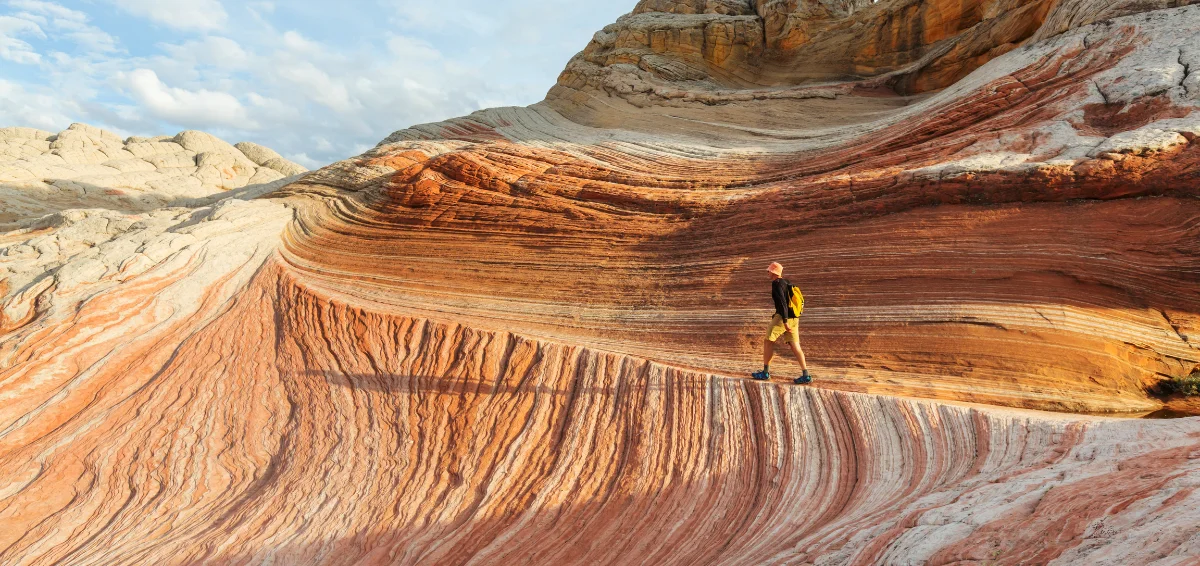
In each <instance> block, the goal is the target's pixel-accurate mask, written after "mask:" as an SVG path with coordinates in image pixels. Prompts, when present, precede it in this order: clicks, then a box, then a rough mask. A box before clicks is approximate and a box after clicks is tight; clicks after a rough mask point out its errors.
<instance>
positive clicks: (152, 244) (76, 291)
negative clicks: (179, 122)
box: [0, 0, 1200, 566]
mask: <svg viewBox="0 0 1200 566" xmlns="http://www.w3.org/2000/svg"><path fill="white" fill-rule="evenodd" d="M1189 4H1191V2H1189V1H1186V0H1115V1H1107V0H1106V1H1100V0H962V1H956V2H946V1H944V0H880V1H878V2H871V1H868V0H757V1H754V2H751V1H749V0H670V1H669V0H643V1H642V2H640V3H639V4H638V5H637V6H636V7H634V9H633V11H632V13H631V14H629V15H627V16H624V17H622V18H621V19H620V20H618V21H617V22H616V23H615V24H613V25H611V26H608V27H606V28H605V29H604V30H602V31H600V32H598V33H597V34H596V35H595V36H594V37H593V38H592V40H591V42H590V43H589V44H588V45H587V47H586V48H585V49H584V50H583V51H582V52H581V53H580V54H579V55H577V56H576V57H575V58H574V59H572V60H571V62H570V63H569V64H568V65H567V67H566V69H565V70H564V72H563V73H562V75H561V76H560V78H559V81H558V84H557V85H556V86H554V87H553V88H552V89H551V91H550V93H549V95H548V96H547V98H546V100H545V101H543V102H541V103H538V104H535V105H533V106H530V107H526V108H498V109H490V110H484V111H480V112H477V113H475V114H472V115H470V116H467V117H463V118H457V119H452V120H448V121H445V122H440V123H436V124H426V125H419V126H413V127H410V128H407V129H404V130H400V131H397V132H396V133H394V134H392V135H391V136H389V137H388V138H387V139H385V140H384V141H383V142H382V143H380V145H379V146H377V147H376V148H374V149H372V150H370V151H368V152H367V153H365V154H363V155H360V156H357V157H354V158H351V159H347V160H345V161H342V162H338V163H335V164H332V165H330V166H328V167H325V168H322V169H320V170H318V171H314V172H311V173H307V174H304V175H302V176H299V177H294V178H285V177H286V176H287V175H289V174H294V173H301V171H299V170H298V169H293V168H292V167H293V166H291V165H286V166H284V165H281V164H280V162H279V161H276V159H278V158H277V156H274V154H271V153H268V152H269V150H265V148H258V147H257V146H255V147H251V146H243V144H239V145H238V146H237V147H233V146H228V144H224V142H220V141H219V140H215V138H211V137H202V135H201V134H199V133H198V132H195V133H189V132H184V133H183V134H180V135H179V136H176V138H175V139H174V141H167V140H165V139H160V140H156V141H155V140H151V141H147V140H137V139H130V140H126V141H124V142H122V141H121V140H118V139H116V138H115V136H111V135H104V134H102V133H98V130H94V129H91V128H87V127H84V126H73V127H72V129H71V130H68V131H67V132H63V133H62V134H59V135H58V136H57V137H54V136H50V135H49V134H46V133H44V132H30V131H29V130H23V129H22V130H16V129H6V130H0V133H2V134H3V140H5V144H6V145H5V146H4V147H5V149H4V152H5V153H4V155H6V156H11V157H12V159H13V160H14V161H16V160H18V159H19V160H22V161H16V162H18V163H22V165H19V166H10V165H8V164H5V165H4V167H3V168H0V175H3V177H2V178H0V184H2V188H0V190H3V191H5V192H4V195H5V201H4V205H3V206H4V208H3V209H0V214H5V215H7V216H5V217H4V218H0V221H2V222H6V223H8V224H7V225H5V226H0V229H8V230H10V231H8V232H6V233H3V234H0V297H2V300H3V304H2V307H3V310H2V311H0V312H2V314H0V563H4V564H9V563H12V564H30V565H34V564H149V563H153V564H193V563H213V564H495V563H504V562H513V563H536V564H822V565H829V564H1114V565H1115V564H1156V565H1162V566H1165V565H1177V564H1192V563H1196V562H1197V561H1200V531H1198V530H1197V525H1198V524H1200V494H1197V488H1200V419H1197V418H1183V419H1173V420H1139V419H1127V418H1114V417H1113V416H1111V415H1119V414H1124V415H1134V414H1139V413H1146V412H1149V411H1154V410H1156V409H1159V408H1161V407H1162V406H1163V401H1162V400H1160V399H1159V398H1158V397H1156V396H1155V392H1156V387H1157V385H1158V384H1159V383H1160V382H1161V381H1164V380H1168V379H1177V378H1184V377H1187V376H1189V375H1195V374H1197V373H1200V349H1197V337H1200V285H1198V284H1200V172H1198V171H1200V169H1198V168H1197V165H1198V161H1200V148H1198V147H1197V142H1196V138H1197V136H1198V135H1200V78H1198V77H1200V75H1197V74H1196V73H1195V69H1196V68H1198V67H1200V43H1197V41H1196V39H1195V38H1196V37H1200V6H1189ZM70 132H77V133H70ZM52 138H53V139H52ZM84 138H86V140H87V141H86V142H84V141H82V140H84ZM64 139H66V140H67V141H65V142H63V143H58V142H59V141H60V140H64ZM200 139H203V140H204V142H203V144H201V145H194V146H193V147H189V144H195V143H197V142H196V140H200ZM13 140H17V141H13ZM72 140H80V141H72ZM185 142H186V143H185ZM56 143H58V146H57V147H54V146H53V144H56ZM154 143H157V144H160V145H161V144H175V145H178V146H179V147H180V148H182V151H181V152H180V151H172V150H173V149H174V148H173V147H167V148H164V147H160V146H155V147H154V148H145V149H144V151H147V152H149V151H152V150H153V151H154V152H156V153H155V155H166V154H170V155H176V156H177V158H176V157H172V158H169V159H167V161H170V160H172V159H174V160H175V161H178V162H179V163H180V164H181V165H178V166H177V165H174V163H175V161H170V163H168V162H167V161H164V162H163V163H164V164H163V165H155V164H154V163H153V161H152V160H151V159H149V158H147V157H146V156H141V155H138V153H137V151H143V149H142V146H143V145H146V144H154ZM44 144H48V145H46V147H44V148H43V145H44ZM87 144H91V145H87ZM25 148H29V149H25ZM135 148H136V150H135ZM56 151H57V152H56ZM120 151H125V152H128V153H130V154H131V155H133V156H134V157H136V158H138V159H141V160H143V162H146V163H149V164H150V165H152V166H154V167H156V170H155V174H156V175H157V176H152V175H151V172H150V171H149V170H148V169H147V171H146V176H145V177H138V178H137V179H141V180H137V179H132V178H131V177H130V175H132V174H133V173H130V172H127V171H122V170H121V169H120V168H121V167H122V166H123V165H118V164H119V163H124V161H125V160H127V159H128V158H125V157H123V155H124V154H120V153H119V152H120ZM101 155H103V158H104V159H103V160H101V159H102V157H101ZM189 155H190V157H189ZM239 155H240V157H239ZM268 155H270V156H272V157H270V158H266V156H268ZM52 156H53V157H52ZM60 160H61V161H65V162H70V163H74V164H80V165H78V166H76V167H75V168H74V169H71V170H70V171H68V172H63V173H58V172H56V171H59V169H54V170H51V169H48V168H49V167H51V166H52V165H54V166H59V165H57V164H58V162H59V161H60ZM179 160H182V161H179ZM189 160H190V161H189ZM243 160H244V162H243ZM52 161H53V162H54V163H53V164H52V163H51V162H52ZM185 162H186V163H185ZM187 163H190V165H188V164H187ZM218 163H220V165H218ZM272 163H274V165H273V164H272ZM82 164H86V165H87V166H86V167H84V166H83V165H82ZM63 167H65V166H63ZM98 167H106V168H108V169H112V170H113V171H116V172H113V171H108V170H107V169H106V170H105V171H103V172H101V171H100V170H99V169H97V168H98ZM138 167H143V166H140V165H139V166H138ZM176 167H180V168H182V170H181V171H176V170H175V168H176ZM209 167H211V169H210V168H209ZM67 168H68V169H69V167H67ZM131 170H132V169H131ZM14 171H16V172H15V173H14ZM231 173H233V174H231ZM260 175H261V176H260ZM151 177H152V178H151ZM247 186H248V187H247ZM236 187H244V188H241V189H237V190H235V191H232V192H230V191H222V189H230V188H236ZM9 195H13V198H12V199H9ZM72 199H76V200H74V201H73V200H72ZM10 202H11V203H18V204H9V203H10ZM772 260H776V261H780V262H782V263H783V264H784V265H785V266H787V270H788V271H787V273H786V275H788V276H789V277H790V278H791V279H792V280H793V282H796V283H798V284H800V285H801V286H802V287H803V289H804V291H805V295H806V297H807V298H808V306H807V307H806V311H805V314H804V317H803V319H802V324H801V332H802V343H803V344H804V346H805V349H806V350H807V351H808V353H809V356H810V362H811V363H812V366H813V367H814V370H815V373H816V375H817V377H818V379H817V382H816V383H815V385H814V386H812V387H799V386H793V385H790V384H785V383H784V382H782V381H775V382H771V383H758V382H752V381H748V380H746V379H744V376H745V375H746V374H747V373H748V371H750V370H752V369H755V366H756V363H757V356H758V348H759V340H760V333H761V332H762V330H763V326H764V324H765V320H766V318H767V317H768V316H769V312H770V306H769V302H768V300H767V287H768V285H767V282H766V279H765V273H764V267H765V265H766V264H767V263H768V262H769V261H772ZM775 369H776V372H777V373H779V374H781V375H785V376H787V375H791V374H792V373H794V372H795V371H796V366H795V365H794V364H792V363H791V362H790V360H784V361H782V362H777V364H776V367H775ZM1047 411H1055V412H1047ZM1103 414H1108V415H1110V416H1103Z"/></svg>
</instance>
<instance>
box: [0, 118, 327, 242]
mask: <svg viewBox="0 0 1200 566" xmlns="http://www.w3.org/2000/svg"><path fill="white" fill-rule="evenodd" d="M243 151H244V152H245V153H243ZM305 171H306V169H304V168H303V167H301V166H299V165H297V164H295V163H292V162H291V161H288V160H286V159H283V158H282V157H280V156H279V154H277V153H275V152H274V151H272V150H270V149H268V148H265V147H262V146H260V145H258V144H254V143H249V142H242V143H240V144H238V145H237V147H235V146H231V145H229V144H228V143H226V142H224V141H222V140H220V139H218V138H216V137H214V136H212V135H209V134H206V133H204V132H197V131H193V130H189V131H185V132H180V133H179V134H178V135H176V136H159V137H155V138H142V137H130V138H128V139H125V140H122V139H121V138H120V137H118V136H117V135H116V134H113V133H112V132H107V131H104V130H101V129H99V128H95V127H92V126H88V125H85V124H71V126H70V127H69V128H67V129H66V130H63V131H62V132H59V133H57V134H52V133H50V132H45V131H42V130H36V129H33V128H0V203H3V204H0V230H7V229H12V228H15V227H16V225H17V221H18V220H21V219H31V218H38V217H40V216H44V215H47V214H52V213H54V212H57V211H59V210H66V209H69V208H87V207H96V208H111V209H114V210H121V211H127V212H140V211H146V210H151V209H155V208H160V207H163V206H166V205H169V204H186V203H187V202H188V199H195V198H200V197H207V196H210V195H213V194H216V193H220V192H223V191H228V190H231V189H240V188H243V187H247V186H249V187H251V190H257V192H269V191H270V190H272V189H274V188H277V187H278V186H280V185H282V184H283V183H281V181H283V180H284V179H286V178H288V177H293V176H295V175H298V174H300V173H303V172H305Z"/></svg>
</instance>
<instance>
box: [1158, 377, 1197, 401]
mask: <svg viewBox="0 0 1200 566" xmlns="http://www.w3.org/2000/svg"><path fill="white" fill-rule="evenodd" d="M1158 389H1159V391H1162V392H1163V394H1165V395H1171V394H1178V395H1186V396H1189V397H1191V396H1196V395H1200V371H1194V372H1192V375H1189V376H1186V377H1172V378H1171V379H1164V380H1162V381H1160V382H1158Z"/></svg>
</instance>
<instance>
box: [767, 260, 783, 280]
mask: <svg viewBox="0 0 1200 566" xmlns="http://www.w3.org/2000/svg"><path fill="white" fill-rule="evenodd" d="M767 271H769V272H771V273H774V274H775V275H778V276H780V277H783V266H782V265H780V264H779V262H777V261H776V262H773V263H771V265H769V266H767Z"/></svg>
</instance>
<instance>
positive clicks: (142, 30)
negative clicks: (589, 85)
mask: <svg viewBox="0 0 1200 566" xmlns="http://www.w3.org/2000/svg"><path fill="white" fill-rule="evenodd" d="M635 3H636V0H589V1H587V2H580V1H578V0H437V1H429V0H356V1H339V2H330V1H327V0H326V1H320V0H293V1H284V0H276V1H254V0H249V1H235V0H75V1H59V2H53V1H46V0H0V127H3V126H31V127H37V128H42V129H45V130H50V131H59V130H61V129H63V128H66V127H67V126H68V125H69V124H71V123H72V122H84V123H88V124H92V125H95V126H100V127H103V128H106V129H109V130H112V131H115V132H117V133H119V134H122V135H163V134H174V133H176V132H178V131H180V130H184V129H199V130H205V131H208V132H212V133H214V134H216V135H218V136H220V137H222V138H224V139H226V140H227V141H230V142H238V141H253V142H257V143H261V144H263V145H266V146H268V147H271V148H274V149H276V150H277V151H279V152H280V153H282V154H284V155H285V156H287V157H290V158H292V159H294V160H296V161H298V162H300V163H302V164H304V165H306V166H309V167H315V166H319V165H324V164H327V163H330V162H333V161H336V160H338V159H342V158H345V157H349V156H352V155H356V154H358V153H360V152H362V151H364V150H365V149H366V148H368V147H370V146H373V145H375V143H377V142H378V141H379V140H380V139H383V138H384V137H385V136H386V135H387V134H389V133H391V132H392V131H395V130H398V129H400V128H404V127H406V126H410V125H412V124H418V123H422V122H431V121H437V120H442V119H445V118H450V117H453V116H461V115H464V114H468V113H470V112H472V111H475V110H478V109H480V108H487V107H491V106H508V105H522V106H523V105H527V104H532V103H534V102H537V101H539V100H541V99H542V98H543V97H544V96H545V94H546V91H547V90H548V89H549V88H550V87H551V86H552V85H553V84H554V81H555V79H556V78H557V77H558V73H559V72H560V71H561V70H562V68H563V66H564V65H565V64H566V62H567V60H568V59H570V58H571V56H572V55H574V54H575V53H577V52H578V51H580V50H581V49H583V47H584V46H585V45H586V44H587V42H588V40H589V39H590V38H591V37H592V34H593V33H595V32H596V31H598V30H599V29H600V28H602V27H604V26H605V25H607V24H609V23H611V22H613V21H615V20H616V19H617V17H619V16H620V15H621V14H624V13H626V12H628V11H629V10H631V9H632V8H633V5H634V4H635Z"/></svg>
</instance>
